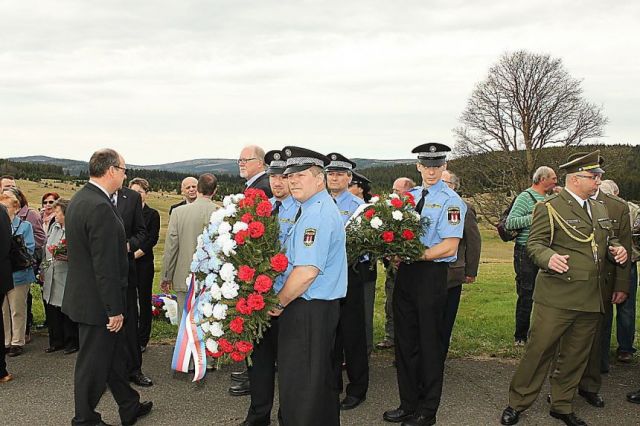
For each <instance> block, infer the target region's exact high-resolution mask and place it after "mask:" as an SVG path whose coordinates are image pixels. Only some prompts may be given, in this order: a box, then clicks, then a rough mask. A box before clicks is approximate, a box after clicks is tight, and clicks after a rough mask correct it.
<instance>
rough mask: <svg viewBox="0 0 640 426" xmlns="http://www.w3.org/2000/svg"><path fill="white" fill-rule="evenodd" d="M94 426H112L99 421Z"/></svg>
mask: <svg viewBox="0 0 640 426" xmlns="http://www.w3.org/2000/svg"><path fill="white" fill-rule="evenodd" d="M96 426H113V425H110V424H109V423H105V422H104V421H102V420H100V421H99V422H98V423H96Z"/></svg>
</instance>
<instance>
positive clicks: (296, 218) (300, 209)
mask: <svg viewBox="0 0 640 426" xmlns="http://www.w3.org/2000/svg"><path fill="white" fill-rule="evenodd" d="M301 214H302V206H300V208H299V209H298V212H297V213H296V217H295V219H293V221H294V222H297V221H298V218H299V217H300V215H301Z"/></svg>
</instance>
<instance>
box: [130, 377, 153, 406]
mask: <svg viewBox="0 0 640 426" xmlns="http://www.w3.org/2000/svg"><path fill="white" fill-rule="evenodd" d="M129 381H130V382H131V383H133V384H136V385H138V386H142V387H145V388H148V387H149V386H153V382H152V381H151V379H150V378H149V377H147V376H145V375H144V373H143V372H142V371H138V372H137V373H135V374H133V375H132V376H130V377H129ZM149 409H151V408H149Z"/></svg>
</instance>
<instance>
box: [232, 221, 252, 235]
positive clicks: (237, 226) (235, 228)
mask: <svg viewBox="0 0 640 426" xmlns="http://www.w3.org/2000/svg"><path fill="white" fill-rule="evenodd" d="M246 229H249V225H247V224H246V223H244V222H242V221H241V220H239V221H237V222H236V223H234V224H233V233H234V234H237V233H238V232H240V231H244V230H246Z"/></svg>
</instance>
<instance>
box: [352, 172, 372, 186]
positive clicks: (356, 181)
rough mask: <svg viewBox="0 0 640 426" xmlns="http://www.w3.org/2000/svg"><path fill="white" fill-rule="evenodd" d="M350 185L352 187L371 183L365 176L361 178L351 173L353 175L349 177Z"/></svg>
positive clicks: (355, 173)
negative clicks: (352, 185)
mask: <svg viewBox="0 0 640 426" xmlns="http://www.w3.org/2000/svg"><path fill="white" fill-rule="evenodd" d="M351 183H352V184H354V185H358V186H362V185H363V184H365V183H371V181H370V180H369V179H367V177H366V176H363V175H361V174H360V173H358V172H353V175H352V176H351Z"/></svg>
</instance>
